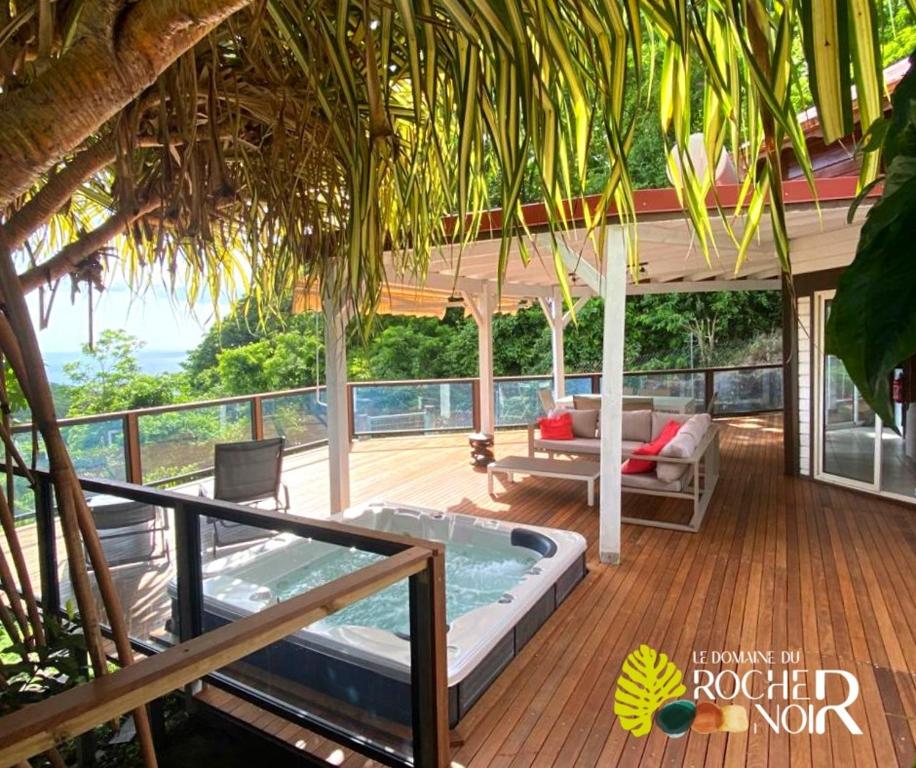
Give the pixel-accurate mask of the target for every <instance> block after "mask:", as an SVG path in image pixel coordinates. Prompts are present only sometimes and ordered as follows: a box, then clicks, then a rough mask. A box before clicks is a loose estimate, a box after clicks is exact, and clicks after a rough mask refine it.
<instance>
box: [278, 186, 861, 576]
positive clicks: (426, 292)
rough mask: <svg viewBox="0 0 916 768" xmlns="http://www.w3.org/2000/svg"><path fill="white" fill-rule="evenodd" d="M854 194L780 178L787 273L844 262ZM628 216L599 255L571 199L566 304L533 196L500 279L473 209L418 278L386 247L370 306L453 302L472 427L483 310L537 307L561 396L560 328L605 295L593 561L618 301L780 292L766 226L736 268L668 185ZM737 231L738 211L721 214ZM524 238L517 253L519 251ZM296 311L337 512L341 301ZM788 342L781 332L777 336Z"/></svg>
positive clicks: (619, 381) (412, 308) (607, 463)
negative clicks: (317, 357) (316, 337)
mask: <svg viewBox="0 0 916 768" xmlns="http://www.w3.org/2000/svg"><path fill="white" fill-rule="evenodd" d="M855 195H856V179H855V178H853V177H840V178H826V179H819V180H817V184H816V194H812V191H811V189H810V188H809V187H808V185H807V183H806V182H805V181H788V182H786V183H785V184H784V199H785V203H786V216H787V226H788V231H789V235H790V247H791V254H792V271H793V274H795V275H799V274H804V273H811V272H819V271H822V270H827V269H833V268H837V267H843V266H846V265H847V264H849V263H850V261H851V260H852V258H853V256H854V255H855V249H856V243H857V242H858V237H859V230H860V228H861V224H862V221H863V219H864V216H865V213H866V209H867V208H868V207H869V205H870V202H869V201H865V202H864V203H863V205H862V206H860V210H859V212H858V214H857V215H856V217H855V220H854V221H853V222H852V223H849V222H848V221H847V215H848V211H849V206H850V203H851V201H852V200H853V199H854V198H855ZM738 196H739V187H738V186H737V185H720V186H718V187H717V188H716V190H715V197H713V196H710V199H709V203H708V204H709V206H710V208H713V207H714V205H715V203H716V201H718V204H719V205H721V206H722V207H723V208H724V209H725V210H728V209H729V208H734V206H735V204H736V203H737V200H738ZM635 203H636V210H637V213H638V221H637V222H635V223H632V224H622V223H621V222H620V220H619V217H617V216H616V212H614V211H611V212H610V214H611V215H610V218H609V223H608V225H607V229H606V232H605V238H604V249H605V250H604V253H603V254H602V255H601V257H600V258H599V255H598V253H597V252H596V250H595V240H596V239H597V238H595V237H593V236H592V233H590V232H589V231H588V230H587V229H586V227H585V224H584V219H585V217H584V216H583V210H584V207H585V206H594V205H596V204H597V200H596V199H594V198H587V199H585V200H582V201H576V202H575V203H570V204H569V206H568V210H569V214H570V219H571V220H572V222H573V226H571V227H570V228H569V229H568V230H567V231H566V232H564V234H563V236H562V237H560V238H558V240H557V243H556V245H557V249H558V252H559V257H560V258H561V259H562V262H561V268H562V269H564V270H565V271H566V274H567V278H568V285H569V286H570V292H571V295H572V297H573V300H574V305H573V307H571V308H570V307H567V306H565V305H564V301H563V293H562V290H561V287H560V282H559V279H558V277H557V265H556V263H555V261H554V248H553V242H552V240H551V237H550V235H549V233H547V232H546V231H545V230H546V222H547V216H546V211H545V209H544V206H543V205H542V204H534V205H529V206H526V207H525V218H526V222H527V224H528V227H529V231H530V234H529V235H526V236H524V238H523V239H519V240H516V241H515V242H514V243H513V245H512V252H511V253H510V257H509V259H508V264H507V267H506V270H505V273H504V274H503V275H501V276H500V275H499V274H498V267H497V265H498V254H499V249H500V235H501V224H502V220H501V216H500V213H499V212H498V211H491V212H487V213H485V214H484V215H483V223H482V225H481V230H480V232H481V234H480V236H479V237H478V239H476V240H475V241H474V242H472V243H469V244H467V245H464V246H463V247H462V246H458V245H452V244H449V245H443V246H441V247H439V248H438V249H436V251H435V252H434V253H433V254H431V257H430V264H429V269H428V271H427V274H426V275H425V276H423V277H417V276H416V275H415V274H413V273H411V272H408V271H407V270H405V269H403V268H401V267H400V266H399V262H398V259H397V258H396V257H395V256H394V255H392V254H389V256H388V267H387V273H386V280H387V287H386V290H385V291H384V293H383V296H382V301H381V307H380V311H381V312H382V313H388V314H404V315H428V316H440V317H441V316H442V315H443V314H444V312H445V310H446V309H447V308H448V307H449V306H454V305H456V304H459V303H460V304H461V305H463V306H464V307H465V308H466V309H467V310H468V311H469V313H470V314H471V316H473V318H474V320H475V322H476V323H477V326H478V329H479V334H478V339H479V341H478V358H479V362H478V365H479V377H480V397H481V403H480V422H481V424H480V427H481V431H483V432H489V433H492V432H493V430H494V429H495V402H494V386H493V328H492V319H493V315H494V314H495V313H497V312H514V311H517V309H518V308H519V306H521V305H525V304H529V303H534V302H537V303H538V304H540V306H541V307H542V308H543V311H544V315H545V317H546V319H547V322H548V325H549V327H550V330H551V340H552V352H553V392H554V396H555V397H562V396H563V395H564V394H565V376H566V368H565V361H564V329H565V328H566V326H567V325H568V324H569V322H571V320H572V318H573V315H574V312H575V311H576V310H577V309H579V308H580V307H581V306H582V304H584V302H585V301H587V300H588V299H589V298H592V297H596V296H601V297H603V298H604V299H605V300H606V301H605V305H604V306H605V310H604V341H603V365H602V383H601V395H602V400H601V403H602V407H601V436H602V444H601V486H600V495H601V499H600V542H599V551H600V556H601V560H602V561H603V562H607V563H616V562H618V561H619V559H620V548H621V547H620V544H621V503H620V492H621V483H620V464H621V460H622V457H621V405H622V396H623V347H624V318H625V298H626V296H627V295H639V294H649V293H672V292H678V293H693V292H709V291H763V290H784V285H783V280H782V273H781V269H780V265H779V263H778V261H777V259H776V255H775V253H776V250H775V245H774V242H773V233H772V230H771V228H770V226H769V224H768V222H766V221H765V222H764V223H763V224H762V225H761V227H760V230H759V233H758V234H757V236H756V239H755V242H754V244H753V245H752V246H751V248H750V249H749V251H748V252H747V254H746V258H745V260H744V262H743V263H742V264H741V265H740V268H738V269H737V270H736V263H737V257H738V254H737V248H736V246H735V245H734V242H733V241H732V240H731V238H730V237H729V236H728V233H727V231H726V227H725V225H724V224H723V223H722V221H721V220H720V219H718V218H716V217H715V215H713V221H712V230H713V236H714V237H713V240H714V243H715V245H714V246H713V245H712V244H711V245H710V253H709V256H708V258H707V256H706V254H704V252H703V248H702V247H701V244H700V242H699V241H698V239H697V237H696V233H695V232H694V230H693V228H692V226H691V224H690V222H689V220H688V219H687V218H686V216H685V214H684V212H683V209H682V207H681V205H680V203H679V202H678V199H677V195H676V193H675V191H674V190H673V189H651V190H642V191H638V192H637V193H636V195H635ZM732 227H733V231H734V232H735V233H736V235H737V236H738V237H740V234H741V231H742V227H743V223H742V220H741V217H736V218H735V220H734V221H733V222H732ZM628 240H629V241H631V242H632V243H633V246H634V247H635V248H636V253H637V255H638V274H637V275H635V276H634V274H633V272H632V271H631V270H630V268H629V267H628V262H627V248H628ZM523 241H524V243H525V246H526V250H527V253H528V259H527V261H526V260H525V259H523V257H522V255H521V243H522V242H523ZM296 306H297V308H298V309H299V310H302V309H306V308H311V309H317V308H318V307H319V306H321V307H322V308H323V310H324V312H325V316H326V318H327V322H326V344H325V352H326V357H327V368H326V371H327V374H326V375H327V392H328V394H327V405H328V438H329V455H330V486H331V487H330V494H331V508H332V510H334V511H341V510H343V509H345V508H346V507H347V506H349V502H350V487H349V465H348V454H349V450H350V436H349V433H348V428H347V402H346V397H347V390H346V383H347V370H346V347H345V337H344V329H345V317H346V312H345V311H342V309H343V310H345V308H341V307H338V306H335V305H334V303H333V301H332V300H330V299H327V298H324V299H321V298H320V297H319V296H318V295H317V294H316V293H315V292H313V293H311V294H310V293H308V292H306V291H305V289H303V290H302V291H300V292H299V293H298V294H297V300H296ZM787 338H789V337H787Z"/></svg>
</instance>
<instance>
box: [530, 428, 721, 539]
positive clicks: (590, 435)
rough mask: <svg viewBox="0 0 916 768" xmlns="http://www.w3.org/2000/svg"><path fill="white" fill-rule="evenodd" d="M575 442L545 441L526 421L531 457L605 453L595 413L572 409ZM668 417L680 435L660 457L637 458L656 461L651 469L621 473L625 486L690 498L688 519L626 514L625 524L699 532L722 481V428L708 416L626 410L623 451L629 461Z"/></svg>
mask: <svg viewBox="0 0 916 768" xmlns="http://www.w3.org/2000/svg"><path fill="white" fill-rule="evenodd" d="M569 413H570V414H571V415H572V427H573V435H574V437H573V439H572V440H545V439H542V438H541V437H540V434H539V430H538V426H537V423H532V424H529V425H528V455H529V456H536V455H537V454H539V453H541V454H543V453H546V454H547V455H548V456H551V457H553V456H555V455H557V454H566V455H571V456H593V457H595V458H597V457H598V455H599V454H600V452H601V438H600V433H599V424H598V419H597V415H596V414H597V411H593V412H591V415H590V416H589V415H587V414H588V413H589V412H587V411H576V410H570V411H569ZM669 421H677V422H679V423H681V424H686V422H688V421H689V422H690V424H689V425H687V426H685V427H682V428H681V430H680V432H679V433H678V436H677V437H676V438H675V439H674V440H672V441H671V443H669V444H668V445H667V446H666V447H665V448H663V449H662V452H661V454H659V455H658V456H642V455H641V456H639V458H640V459H647V460H649V461H653V462H655V463H656V468H655V470H654V471H652V472H646V473H642V474H635V475H628V474H623V475H621V485H622V486H623V490H624V491H626V492H629V493H640V494H645V495H649V496H667V497H672V498H678V499H688V500H690V501H691V502H692V503H693V515H692V516H691V518H690V522H689V523H686V524H682V523H670V522H666V521H663V520H648V519H643V518H633V517H624V518H622V519H623V521H624V522H627V523H635V524H638V525H650V526H655V527H658V528H670V529H673V530H677V531H690V532H692V533H696V532H697V531H698V530H699V529H700V526H701V525H702V523H703V517H704V516H705V514H706V509H707V507H708V506H709V500H710V499H711V498H712V494H713V491H714V490H715V487H716V483H717V481H718V479H719V431H720V430H719V426H718V425H717V424H715V423H713V421H712V418H711V417H710V416H709V414H706V413H698V414H690V413H660V412H657V411H649V410H640V411H624V412H623V413H622V422H623V423H622V446H621V447H622V455H623V458H624V459H628V458H630V457H631V456H632V455H633V451H635V450H636V449H637V448H638V447H639V446H641V445H643V444H645V443H648V442H651V441H652V440H654V439H655V438H656V437H657V436H658V435H659V433H661V431H662V429H663V428H664V426H665V425H666V424H667V423H668V422H669Z"/></svg>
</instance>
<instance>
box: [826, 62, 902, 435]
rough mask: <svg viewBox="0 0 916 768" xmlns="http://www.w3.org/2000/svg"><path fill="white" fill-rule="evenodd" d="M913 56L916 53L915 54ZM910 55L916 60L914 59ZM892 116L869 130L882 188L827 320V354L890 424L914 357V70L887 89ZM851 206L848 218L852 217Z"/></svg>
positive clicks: (893, 420) (866, 221)
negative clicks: (897, 373) (895, 379)
mask: <svg viewBox="0 0 916 768" xmlns="http://www.w3.org/2000/svg"><path fill="white" fill-rule="evenodd" d="M914 57H916V54H914ZM914 60H916V59H914ZM893 101H894V109H893V114H892V116H891V118H890V119H889V120H887V121H886V122H881V123H879V124H878V125H877V126H876V127H875V131H873V136H872V141H873V143H878V142H879V141H880V140H881V137H882V136H883V142H882V143H883V147H884V158H885V162H886V164H887V174H886V176H885V177H884V193H883V194H882V196H881V199H880V200H879V201H878V202H877V203H876V204H875V205H874V206H873V207H872V208H871V209H870V210H869V211H868V215H867V217H866V219H865V224H864V225H863V227H862V235H861V238H860V239H859V246H858V249H857V251H856V257H855V260H854V261H853V263H852V264H851V265H850V266H849V267H848V268H847V269H845V270H844V271H843V274H842V276H841V277H840V283H839V286H838V289H837V293H836V298H835V299H834V301H833V303H832V306H831V309H830V318H829V320H828V324H827V351H828V352H830V353H831V354H834V355H837V356H839V357H840V358H841V359H842V360H843V363H844V365H845V367H846V371H847V373H848V374H849V376H850V378H851V379H852V380H853V382H855V385H856V387H858V389H859V391H860V392H862V393H863V395H864V397H865V399H866V400H867V401H868V402H869V404H870V405H871V406H872V407H873V408H874V409H875V412H876V413H877V414H878V415H879V416H880V417H881V418H882V419H883V420H884V423H885V424H886V425H888V426H890V427H893V428H896V427H895V426H894V425H895V424H896V419H895V418H894V416H893V411H892V410H891V404H890V374H891V372H892V371H893V369H894V368H895V367H896V366H897V365H898V364H899V363H900V362H901V361H902V360H906V359H907V358H909V357H911V356H912V355H914V354H916V281H914V280H913V257H912V253H913V250H912V249H913V243H912V240H913V222H914V221H916V69H911V70H910V73H909V74H908V75H907V76H906V77H905V78H904V79H903V81H902V82H901V83H900V84H899V85H898V87H897V90H896V91H895V92H894V97H893ZM854 213H855V212H854V210H853V211H851V212H850V216H853V215H854Z"/></svg>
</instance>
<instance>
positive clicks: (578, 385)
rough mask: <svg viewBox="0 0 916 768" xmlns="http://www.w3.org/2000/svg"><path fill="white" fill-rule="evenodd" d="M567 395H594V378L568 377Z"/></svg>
mask: <svg viewBox="0 0 916 768" xmlns="http://www.w3.org/2000/svg"><path fill="white" fill-rule="evenodd" d="M566 394H567V395H590V394H592V377H591V376H567V377H566Z"/></svg>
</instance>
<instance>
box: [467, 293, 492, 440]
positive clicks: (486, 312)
mask: <svg viewBox="0 0 916 768" xmlns="http://www.w3.org/2000/svg"><path fill="white" fill-rule="evenodd" d="M464 299H465V303H466V304H467V306H468V308H469V309H470V310H471V314H472V315H473V316H474V320H475V321H476V323H477V361H478V376H479V377H480V388H479V391H480V431H481V432H484V433H487V434H490V435H492V434H493V433H494V429H495V428H496V397H495V391H494V386H493V309H494V296H493V293H492V289H491V288H490V287H489V286H487V285H484V287H483V289H482V290H481V292H480V293H479V294H476V295H475V294H471V293H465V294H464Z"/></svg>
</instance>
